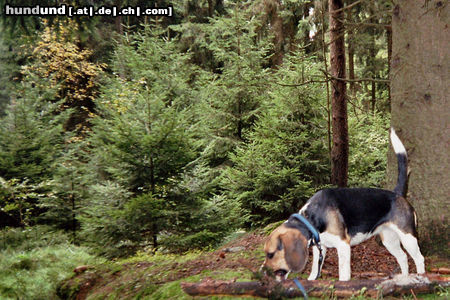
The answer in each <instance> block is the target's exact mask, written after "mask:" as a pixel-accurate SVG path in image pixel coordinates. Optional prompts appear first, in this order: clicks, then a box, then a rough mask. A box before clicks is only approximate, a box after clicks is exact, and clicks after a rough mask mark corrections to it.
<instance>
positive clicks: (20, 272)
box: [0, 227, 103, 300]
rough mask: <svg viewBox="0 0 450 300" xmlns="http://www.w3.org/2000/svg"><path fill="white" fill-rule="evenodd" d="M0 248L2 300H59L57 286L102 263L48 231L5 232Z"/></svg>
mask: <svg viewBox="0 0 450 300" xmlns="http://www.w3.org/2000/svg"><path fill="white" fill-rule="evenodd" d="M44 233H45V235H44ZM0 247H1V248H0V299H5V300H6V299H46V300H47V299H58V298H57V296H56V287H57V284H58V283H59V282H60V281H62V280H63V279H65V278H67V277H69V276H70V275H72V274H73V269H74V268H75V267H77V266H79V265H84V264H99V263H101V262H103V260H102V259H100V258H97V257H94V256H92V255H90V254H89V253H88V249H86V248H84V247H78V246H75V245H72V244H70V243H69V242H68V237H67V236H66V235H65V234H64V233H62V232H50V231H48V228H45V227H36V228H33V229H9V230H7V229H5V230H2V231H1V232H0Z"/></svg>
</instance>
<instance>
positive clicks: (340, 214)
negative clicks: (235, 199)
mask: <svg viewBox="0 0 450 300" xmlns="http://www.w3.org/2000/svg"><path fill="white" fill-rule="evenodd" d="M391 143H392V146H393V148H394V151H395V153H396V156H397V160H398V179H397V186H396V187H395V189H394V190H393V191H388V190H382V189H375V188H328V189H324V190H320V191H319V192H317V193H316V194H315V195H314V196H312V197H311V198H310V199H309V200H308V201H307V202H306V204H305V205H304V206H303V207H302V208H301V209H300V212H299V214H300V215H302V216H303V217H305V218H306V219H307V220H308V221H309V222H310V223H311V224H312V225H313V226H314V228H315V229H316V230H317V231H318V232H319V236H320V240H321V246H322V249H323V250H322V251H319V248H318V246H317V245H313V263H312V270H311V273H310V275H309V278H308V280H315V279H317V278H318V277H319V275H320V270H321V268H322V264H323V260H321V261H322V263H321V265H320V266H319V257H320V254H323V257H325V254H326V249H327V248H336V249H337V254H338V259H339V280H350V277H351V269H350V254H351V250H350V247H351V246H353V245H357V244H359V243H362V242H363V241H365V240H367V239H369V238H370V237H372V236H374V235H377V234H378V235H379V236H380V237H381V240H382V242H383V245H384V246H385V247H386V248H387V249H388V250H389V252H390V253H391V254H392V255H393V256H394V257H395V258H396V259H397V262H398V264H399V265H400V269H401V272H402V274H403V275H407V274H408V259H407V256H406V254H405V252H404V251H403V250H402V248H401V246H400V245H403V247H404V249H405V250H406V251H407V252H408V253H409V255H410V256H411V257H412V258H413V260H414V263H415V265H416V268H417V273H419V274H420V273H425V265H424V258H423V256H422V254H421V253H420V249H419V245H418V243H417V215H416V213H415V211H414V209H413V207H412V206H411V205H410V204H409V202H408V201H407V200H406V199H405V198H406V192H407V181H408V175H407V155H406V150H405V147H404V146H403V144H402V142H401V141H400V139H399V138H398V136H397V135H396V133H395V131H394V129H391ZM311 242H312V233H311V231H310V230H309V229H308V228H307V226H306V225H305V224H304V223H302V222H300V221H299V220H298V218H295V217H292V216H291V218H289V220H288V221H286V222H284V223H283V224H282V225H280V226H279V227H278V228H276V229H275V230H274V231H273V232H272V233H271V234H270V235H269V237H268V239H267V241H266V243H265V245H264V252H265V253H266V258H265V261H264V264H263V265H262V267H266V268H269V269H272V270H273V271H274V273H275V276H276V279H277V280H278V281H280V280H283V279H286V278H287V276H288V274H289V272H291V271H293V272H301V271H303V269H304V268H305V265H306V262H307V260H308V247H309V245H310V244H311Z"/></svg>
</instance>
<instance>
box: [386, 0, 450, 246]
mask: <svg viewBox="0 0 450 300" xmlns="http://www.w3.org/2000/svg"><path fill="white" fill-rule="evenodd" d="M449 23H450V14H449V7H448V4H445V2H442V1H434V0H430V1H416V0H396V1H394V9H393V16H392V34H393V41H392V42H393V43H392V61H391V74H390V76H391V97H392V99H391V100H392V102H391V124H392V126H393V127H394V128H395V129H396V130H397V133H398V135H399V137H400V138H401V139H402V141H403V143H404V144H405V147H406V150H407V152H408V158H409V168H410V170H411V173H410V174H411V175H410V178H409V189H408V191H409V192H408V199H409V201H410V202H411V203H412V204H413V206H414V207H415V210H416V212H417V214H418V219H419V236H420V240H421V246H424V247H425V248H426V249H427V250H429V251H433V250H434V251H436V252H437V251H439V253H442V248H443V247H444V248H445V247H448V242H449V236H450V229H449V226H448V219H449V210H448V199H449V192H450V190H449V187H450V173H449V171H448V170H449V169H450V156H449V153H448V149H449V145H450V124H449V121H450V109H449V97H448V87H449V86H450V79H449V70H450V57H449V54H450V47H448V41H449V39H448V24H449ZM396 177H397V162H396V160H395V157H394V155H393V153H392V152H391V153H390V155H389V157H388V180H387V184H388V186H389V187H392V186H395V179H396Z"/></svg>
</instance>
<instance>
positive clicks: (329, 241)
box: [308, 232, 351, 280]
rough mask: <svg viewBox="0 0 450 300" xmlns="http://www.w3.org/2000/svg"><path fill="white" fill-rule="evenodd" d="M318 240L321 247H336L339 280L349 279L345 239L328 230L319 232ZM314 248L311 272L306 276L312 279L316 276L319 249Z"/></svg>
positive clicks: (349, 271) (348, 254)
mask: <svg viewBox="0 0 450 300" xmlns="http://www.w3.org/2000/svg"><path fill="white" fill-rule="evenodd" d="M320 240H321V243H322V247H323V249H326V247H328V248H336V250H337V253H338V260H339V280H350V277H351V268H350V261H351V250H350V245H349V244H348V243H347V242H346V241H344V240H342V239H341V238H340V237H339V236H337V235H334V234H331V233H328V232H323V233H321V234H320ZM314 248H316V247H314ZM314 248H313V267H312V270H311V274H310V275H309V277H308V280H314V279H316V277H317V270H318V268H317V266H318V264H319V251H318V249H316V250H314ZM324 260H325V256H324Z"/></svg>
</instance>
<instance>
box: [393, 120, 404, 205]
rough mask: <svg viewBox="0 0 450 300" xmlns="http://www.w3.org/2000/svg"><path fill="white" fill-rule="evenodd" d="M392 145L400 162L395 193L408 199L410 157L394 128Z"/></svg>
mask: <svg viewBox="0 0 450 300" xmlns="http://www.w3.org/2000/svg"><path fill="white" fill-rule="evenodd" d="M391 143H392V147H393V148H394V151H395V155H397V162H398V178H397V185H396V186H395V188H394V192H395V193H396V194H397V195H399V196H402V197H406V193H407V191H408V156H407V154H406V149H405V146H403V143H402V141H400V138H399V137H398V136H397V134H396V133H395V130H394V128H391Z"/></svg>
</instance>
